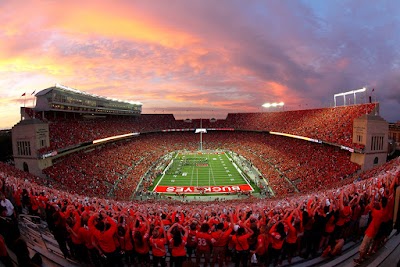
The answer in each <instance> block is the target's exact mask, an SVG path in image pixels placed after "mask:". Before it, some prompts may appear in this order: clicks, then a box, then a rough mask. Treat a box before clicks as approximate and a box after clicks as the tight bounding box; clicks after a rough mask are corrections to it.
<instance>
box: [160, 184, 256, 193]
mask: <svg viewBox="0 0 400 267" xmlns="http://www.w3.org/2000/svg"><path fill="white" fill-rule="evenodd" d="M243 191H254V190H253V188H251V186H250V185H248V184H241V185H224V186H163V185H158V186H156V187H155V188H154V192H157V193H170V194H174V193H180V194H201V193H204V194H210V193H220V194H226V193H235V192H243Z"/></svg>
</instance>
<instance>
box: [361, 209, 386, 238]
mask: <svg viewBox="0 0 400 267" xmlns="http://www.w3.org/2000/svg"><path fill="white" fill-rule="evenodd" d="M382 218H383V210H382V209H380V210H377V209H373V210H372V220H371V222H370V224H369V225H368V227H367V230H365V235H366V236H368V237H372V238H373V237H375V235H376V234H377V233H378V230H379V226H380V225H381V222H382Z"/></svg>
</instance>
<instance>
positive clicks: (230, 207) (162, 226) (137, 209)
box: [0, 158, 400, 266]
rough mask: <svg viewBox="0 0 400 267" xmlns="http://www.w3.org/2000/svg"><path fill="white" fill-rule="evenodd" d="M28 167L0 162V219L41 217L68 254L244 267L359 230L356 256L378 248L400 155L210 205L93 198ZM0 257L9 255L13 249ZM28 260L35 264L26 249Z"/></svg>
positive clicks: (332, 250) (304, 252)
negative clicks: (324, 183)
mask: <svg viewBox="0 0 400 267" xmlns="http://www.w3.org/2000/svg"><path fill="white" fill-rule="evenodd" d="M26 176H27V174H26V173H25V172H22V171H17V170H12V168H11V167H9V166H7V165H6V164H4V163H0V181H1V182H0V189H1V193H0V200H1V206H2V207H4V208H2V210H1V220H0V222H3V221H4V220H5V219H11V220H13V219H15V218H16V217H15V215H16V214H18V213H19V214H21V213H29V214H32V215H37V216H40V217H41V219H42V220H44V221H46V222H47V224H48V228H49V230H50V231H51V232H52V233H53V235H54V238H55V240H56V241H57V242H58V243H59V246H60V249H61V251H62V252H63V254H64V256H65V257H66V258H72V259H74V260H76V261H78V262H82V264H86V265H90V266H122V264H126V265H128V266H148V265H149V263H150V260H149V259H150V255H152V257H151V258H152V261H153V264H154V265H153V266H157V264H158V263H161V266H166V265H165V259H166V256H167V255H170V260H169V262H170V264H171V266H182V265H181V264H182V263H183V262H184V261H186V260H188V259H191V260H192V261H194V262H196V263H197V264H200V262H203V263H204V264H206V263H209V262H210V264H211V266H214V265H215V263H216V262H218V263H219V264H220V265H221V264H222V263H224V262H225V263H232V262H233V263H235V266H239V264H242V266H247V264H249V263H250V261H253V262H254V261H255V260H256V261H257V262H258V265H259V266H270V265H273V266H276V265H278V264H280V263H282V262H283V261H285V262H288V263H290V262H291V261H292V259H293V257H294V256H301V257H303V258H309V257H316V256H323V257H332V256H335V255H338V254H340V252H341V250H342V247H343V244H344V243H345V242H346V241H348V240H359V239H361V238H362V237H363V238H362V240H363V241H362V243H361V246H360V257H359V258H358V259H356V261H355V262H356V264H359V263H361V262H362V261H363V260H364V259H365V258H366V257H368V255H371V254H373V253H375V252H376V251H377V250H378V249H379V248H380V247H382V246H383V245H384V244H385V242H386V240H387V238H388V234H390V232H391V231H392V227H393V220H394V219H395V218H394V217H393V216H394V213H393V207H394V189H395V188H396V187H397V186H399V185H400V159H399V158H396V159H394V160H392V161H391V162H388V163H386V164H384V165H383V166H381V167H380V168H378V169H376V170H373V171H370V172H367V173H365V174H363V175H360V179H359V180H356V181H355V182H354V183H350V184H347V185H340V186H337V187H329V188H326V189H324V190H318V191H316V192H313V193H309V194H299V195H294V196H287V197H285V198H277V199H271V200H259V199H254V198H252V199H242V200H235V201H233V200H231V201H224V202H221V203H218V202H214V203H212V204H211V203H204V202H190V203H187V202H175V201H171V200H157V201H146V202H140V201H116V200H110V199H103V198H100V197H88V196H86V195H78V194H72V193H68V192H65V191H59V190H56V189H53V188H49V187H45V186H41V185H38V184H36V183H34V182H30V181H29V180H31V179H27V177H26ZM37 181H38V180H37ZM6 200H9V202H11V203H12V205H13V207H14V208H13V212H12V213H9V212H8V209H7V208H6V207H5V204H4V205H3V203H5V202H6ZM396 222H397V223H398V220H397V221H396ZM7 227H9V226H5V225H2V227H0V234H1V235H3V236H4V240H5V243H6V244H7V246H9V247H11V248H16V247H18V246H17V245H16V244H18V242H15V241H13V239H18V233H17V234H16V235H15V236H10V235H9V231H8V230H9V229H8V228H7ZM396 227H397V228H396V229H398V226H397V225H396ZM1 240H2V239H1V237H0V241H1ZM0 243H1V242H0ZM19 243H21V241H19ZM0 245H1V244H0ZM253 255H255V256H253ZM0 256H2V257H0V260H2V261H3V260H4V261H6V262H7V260H6V258H7V255H5V256H3V255H0ZM210 259H211V261H210ZM26 260H28V261H29V262H30V264H36V263H33V262H32V259H30V258H29V255H28V258H26ZM220 265H219V266H220ZM30 266H37V265H30Z"/></svg>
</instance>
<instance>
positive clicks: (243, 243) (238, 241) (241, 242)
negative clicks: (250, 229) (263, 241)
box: [232, 233, 251, 251]
mask: <svg viewBox="0 0 400 267" xmlns="http://www.w3.org/2000/svg"><path fill="white" fill-rule="evenodd" d="M250 236H251V234H250V233H248V234H244V235H240V236H237V235H234V236H232V241H233V242H234V243H235V249H236V251H243V250H248V249H249V242H248V240H247V239H248V238H249V237H250Z"/></svg>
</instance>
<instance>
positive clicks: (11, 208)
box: [0, 198, 14, 217]
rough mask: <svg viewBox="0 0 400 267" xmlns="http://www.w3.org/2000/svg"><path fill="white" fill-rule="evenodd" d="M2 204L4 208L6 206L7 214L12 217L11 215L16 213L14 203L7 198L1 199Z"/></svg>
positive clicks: (0, 203)
mask: <svg viewBox="0 0 400 267" xmlns="http://www.w3.org/2000/svg"><path fill="white" fill-rule="evenodd" d="M0 205H1V206H2V207H4V208H6V210H7V211H6V216H7V217H10V216H11V215H13V214H14V206H13V204H12V203H11V202H10V200H8V199H7V198H6V199H4V200H2V201H0Z"/></svg>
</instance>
